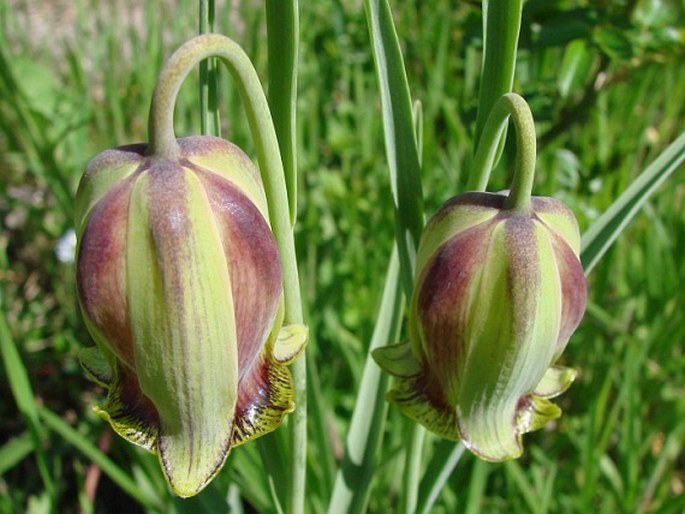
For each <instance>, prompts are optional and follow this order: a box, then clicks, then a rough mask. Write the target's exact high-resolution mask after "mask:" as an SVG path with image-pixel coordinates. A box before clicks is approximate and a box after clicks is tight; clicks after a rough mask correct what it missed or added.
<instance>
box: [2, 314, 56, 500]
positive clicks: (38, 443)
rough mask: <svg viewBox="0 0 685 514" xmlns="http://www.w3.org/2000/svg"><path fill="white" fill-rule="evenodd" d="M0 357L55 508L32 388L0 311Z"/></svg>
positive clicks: (54, 498) (43, 435)
mask: <svg viewBox="0 0 685 514" xmlns="http://www.w3.org/2000/svg"><path fill="white" fill-rule="evenodd" d="M0 306H1V303H0ZM0 356H1V357H2V362H3V364H4V366H5V373H6V375H7V380H8V381H9V385H10V390H11V391H12V395H13V396H14V401H15V402H16V403H17V408H18V409H19V412H20V413H21V415H22V417H23V418H24V422H25V423H26V426H27V428H28V429H29V433H30V434H31V438H32V440H33V447H34V450H35V455H36V463H37V465H38V472H39V473H40V477H41V479H42V480H43V485H44V486H45V491H46V492H47V494H48V497H49V499H50V500H51V502H52V509H55V508H56V496H55V495H56V490H55V484H54V481H53V479H52V475H51V473H50V468H49V466H48V459H47V455H46V453H45V450H44V449H43V439H44V438H45V429H44V427H43V426H42V425H41V423H40V419H39V418H38V410H37V407H36V402H35V400H34V398H33V389H32V387H31V383H30V381H29V376H28V373H27V371H26V367H25V366H24V362H23V361H22V359H21V355H19V351H18V350H17V347H16V345H15V343H14V341H13V339H12V334H11V332H10V327H9V325H8V323H7V318H6V316H5V313H4V312H0Z"/></svg>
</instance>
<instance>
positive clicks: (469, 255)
mask: <svg viewBox="0 0 685 514" xmlns="http://www.w3.org/2000/svg"><path fill="white" fill-rule="evenodd" d="M493 227H494V224H493V223H492V222H490V221H488V222H484V223H481V224H479V225H476V226H474V227H471V228H469V229H467V230H465V231H464V232H462V233H460V234H458V235H456V236H454V237H453V238H451V239H449V240H448V241H447V242H446V243H445V244H444V245H443V246H442V247H441V248H440V249H439V250H438V251H437V252H436V253H435V255H434V257H433V258H432V259H431V260H430V261H429V262H428V264H427V266H426V268H425V271H424V272H422V274H421V278H420V279H419V287H420V290H419V293H418V294H419V297H418V304H417V308H418V316H419V322H420V323H421V327H422V330H423V334H424V338H425V345H426V348H427V350H426V352H427V355H426V363H427V364H428V367H429V368H428V369H429V372H430V373H432V374H434V375H435V378H436V379H437V381H438V382H439V383H440V386H441V388H443V389H444V388H446V387H447V386H448V384H449V382H450V380H451V379H452V378H453V377H454V375H455V373H458V370H459V368H460V367H461V366H462V365H463V362H462V360H463V354H464V351H465V344H466V341H465V340H464V329H465V326H466V323H467V320H466V316H468V315H469V311H470V309H471V306H470V305H467V304H466V302H467V301H468V292H469V287H470V285H471V281H472V279H473V277H474V275H475V273H476V271H477V269H478V268H479V267H481V266H482V265H483V262H484V261H485V259H486V255H487V251H488V247H489V244H490V238H491V235H492V228H493ZM431 389H432V387H431Z"/></svg>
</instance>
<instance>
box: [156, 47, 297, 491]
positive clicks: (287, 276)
mask: <svg viewBox="0 0 685 514" xmlns="http://www.w3.org/2000/svg"><path fill="white" fill-rule="evenodd" d="M208 57H217V58H219V59H220V60H221V62H223V63H224V65H225V66H226V67H227V68H228V70H229V71H230V72H231V75H232V76H233V78H234V79H235V81H236V83H237V86H238V90H239V92H240V96H241V98H242V101H243V106H244V107H245V112H246V114H247V119H248V122H249V124H250V129H251V132H252V136H253V139H254V143H255V147H256V150H257V160H258V162H259V169H260V172H261V175H262V181H263V182H264V189H265V192H266V197H267V200H268V205H269V220H270V223H271V228H272V230H273V233H274V237H275V238H276V243H277V245H278V249H279V252H280V255H281V262H282V265H283V288H284V295H285V323H301V322H302V304H301V301H300V285H299V277H298V270H297V260H296V256H295V241H294V237H293V228H292V225H291V223H290V212H289V207H288V194H287V190H286V185H285V176H284V172H283V163H282V161H281V156H280V152H279V146H278V141H277V139H276V133H275V131H274V126H273V122H272V120H271V113H270V111H269V106H268V104H267V101H266V97H265V96H264V91H263V90H262V85H261V83H260V82H259V77H258V76H257V72H256V71H255V69H254V67H253V66H252V63H251V61H250V59H249V58H248V56H247V55H246V54H245V52H243V50H242V49H241V48H240V46H239V45H238V44H236V43H235V42H233V41H232V40H230V39H229V38H227V37H225V36H221V35H218V34H207V35H201V36H197V37H195V38H193V39H191V40H190V41H188V42H187V43H186V44H184V45H183V46H182V47H181V48H179V49H178V50H177V51H176V52H175V53H174V54H173V55H172V56H171V58H170V59H169V60H168V62H167V64H166V65H165V67H164V69H163V70H162V72H161V74H160V78H159V81H158V82H157V87H156V88H155V92H154V96H153V99H152V106H151V108H150V119H149V132H150V146H149V154H150V156H151V157H153V158H161V159H174V158H177V157H178V155H179V147H178V143H177V142H176V137H175V135H174V127H173V112H174V111H173V108H174V104H175V103H176V97H177V95H178V91H179V89H180V87H181V84H182V82H183V80H184V79H185V77H186V76H187V75H188V73H189V72H190V70H191V69H193V67H194V66H196V65H197V64H198V63H199V62H200V61H202V60H203V59H206V58H208ZM300 360H302V359H300ZM295 364H296V365H297V363H295ZM298 369H303V368H302V367H301V366H299V367H297V366H296V369H294V370H293V371H294V373H295V374H296V378H295V387H296V393H297V391H301V390H302V383H301V382H302V380H303V378H302V377H301V376H299V377H298V376H297V373H298V371H297V370H298ZM300 375H301V373H300ZM305 387H306V384H305ZM303 401H304V396H300V397H299V398H298V410H304V409H303V408H302V402H303ZM305 419H306V418H305ZM290 478H291V480H294V477H290ZM297 487H300V485H298V486H297ZM302 487H303V484H302ZM299 494H303V493H299Z"/></svg>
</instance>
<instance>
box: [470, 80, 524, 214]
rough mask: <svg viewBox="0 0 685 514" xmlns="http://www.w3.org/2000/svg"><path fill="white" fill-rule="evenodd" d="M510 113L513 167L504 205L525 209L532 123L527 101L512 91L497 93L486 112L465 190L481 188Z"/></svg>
mask: <svg viewBox="0 0 685 514" xmlns="http://www.w3.org/2000/svg"><path fill="white" fill-rule="evenodd" d="M510 116H511V119H512V121H513V122H514V127H516V170H515V171H514V179H513V181H512V186H511V192H510V193H509V199H508V201H507V208H511V209H520V210H525V209H527V208H528V207H529V206H530V195H531V191H532V188H533V179H534V178H535V153H536V141H535V122H534V121H533V115H532V113H531V112H530V108H529V107H528V104H527V103H526V101H525V100H524V99H523V98H522V97H521V96H519V95H517V94H516V93H507V94H506V95H503V96H501V97H500V98H499V100H497V102H495V105H494V106H493V108H492V111H490V116H488V121H487V122H486V123H485V128H484V129H483V135H482V137H481V139H480V143H479V144H478V149H477V150H476V156H475V158H474V161H473V169H472V170H471V175H470V177H469V183H468V185H467V190H469V191H485V188H486V186H487V185H488V180H489V178H490V172H491V171H492V167H493V163H494V160H495V154H496V153H497V146H498V142H499V139H500V136H501V134H502V132H503V131H504V129H505V128H506V126H507V123H508V121H509V117H510Z"/></svg>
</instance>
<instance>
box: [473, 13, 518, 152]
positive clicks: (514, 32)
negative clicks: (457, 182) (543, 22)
mask: <svg viewBox="0 0 685 514" xmlns="http://www.w3.org/2000/svg"><path fill="white" fill-rule="evenodd" d="M522 8H523V0H483V41H484V48H483V69H482V71H481V77H480V90H479V92H478V93H479V94H478V115H477V118H476V137H475V142H476V144H475V145H474V150H475V149H476V148H477V147H478V146H479V145H480V140H481V136H482V134H483V131H484V129H485V123H486V120H487V118H488V115H489V114H490V110H491V109H492V107H493V106H494V104H495V102H497V99H498V98H499V97H500V96H502V95H503V94H505V93H508V92H509V91H511V87H512V84H513V82H514V70H515V68H516V48H517V46H518V39H519V32H520V31H521V11H522ZM498 145H499V142H498Z"/></svg>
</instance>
